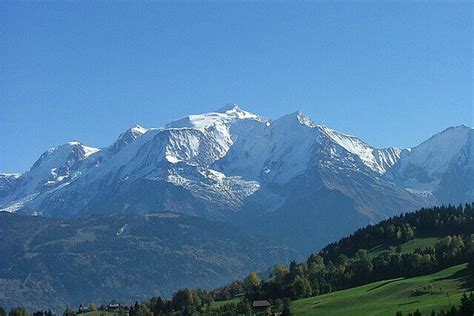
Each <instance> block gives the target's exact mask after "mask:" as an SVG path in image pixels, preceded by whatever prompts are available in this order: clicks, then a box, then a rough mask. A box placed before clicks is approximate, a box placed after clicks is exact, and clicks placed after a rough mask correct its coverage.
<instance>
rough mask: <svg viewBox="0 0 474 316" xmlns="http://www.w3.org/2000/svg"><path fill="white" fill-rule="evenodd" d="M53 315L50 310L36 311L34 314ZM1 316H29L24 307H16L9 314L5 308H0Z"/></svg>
mask: <svg viewBox="0 0 474 316" xmlns="http://www.w3.org/2000/svg"><path fill="white" fill-rule="evenodd" d="M52 315H53V314H52V313H51V311H50V310H48V311H36V312H34V313H33V314H32V316H52ZM0 316H29V314H28V312H27V311H26V309H24V308H23V307H14V308H12V309H10V311H9V312H8V313H7V312H6V311H5V309H4V308H3V307H0Z"/></svg>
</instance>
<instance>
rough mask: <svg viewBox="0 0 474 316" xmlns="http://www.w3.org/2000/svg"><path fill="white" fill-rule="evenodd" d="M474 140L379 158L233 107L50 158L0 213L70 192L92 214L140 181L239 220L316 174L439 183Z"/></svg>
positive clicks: (452, 139)
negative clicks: (110, 194) (95, 187)
mask: <svg viewBox="0 0 474 316" xmlns="http://www.w3.org/2000/svg"><path fill="white" fill-rule="evenodd" d="M466 129H467V130H468V131H467V132H466ZM469 131H472V128H468V127H463V128H459V127H458V128H454V129H449V130H447V131H444V132H442V133H440V134H439V135H435V136H434V137H433V138H432V139H430V140H428V141H427V142H425V143H423V144H421V145H420V146H417V147H415V148H413V149H412V150H411V151H410V150H401V149H398V148H395V147H391V148H384V149H377V148H373V147H372V146H370V145H369V144H367V143H365V142H364V141H362V140H361V139H359V138H357V137H355V136H351V135H347V134H344V133H340V132H338V131H335V130H333V129H331V128H329V127H327V126H324V125H318V124H316V123H315V122H314V121H313V120H312V119H311V118H309V117H307V116H306V115H304V114H303V113H301V112H295V113H292V114H288V115H285V116H282V117H280V118H278V119H276V120H274V121H271V120H268V119H265V118H263V117H261V116H258V115H256V114H253V113H251V112H248V111H245V110H243V109H241V108H240V107H239V106H237V105H235V104H231V105H227V106H225V107H223V108H221V109H219V110H217V111H214V112H210V113H205V114H195V115H189V116H187V117H184V118H181V119H179V120H176V121H173V122H171V123H169V124H167V125H165V126H163V127H160V128H150V129H148V128H144V127H142V126H140V125H136V126H134V127H132V128H130V129H128V130H126V131H125V132H123V133H122V134H120V136H119V137H118V139H117V140H116V141H115V142H114V143H113V144H112V145H110V146H109V147H107V148H104V149H99V148H94V147H89V146H85V145H83V144H81V143H79V142H69V143H66V144H64V145H61V146H58V147H56V148H52V149H49V150H48V151H46V152H45V153H44V154H43V155H42V156H41V157H40V159H38V161H37V162H36V163H35V164H34V165H33V167H32V168H31V169H30V171H28V172H26V173H25V174H23V175H16V177H17V178H20V179H24V181H19V183H20V182H22V185H21V186H19V187H18V188H16V189H15V192H13V193H12V194H11V195H9V196H7V197H6V198H4V199H3V200H0V209H3V210H7V211H12V212H13V211H17V210H19V209H22V208H24V207H28V208H30V209H34V208H35V206H38V205H40V202H42V201H44V200H45V199H46V197H51V196H53V194H54V198H57V199H61V198H62V196H61V192H62V191H63V190H67V192H68V193H70V192H81V199H82V203H84V204H85V203H88V201H90V200H92V199H94V192H89V191H91V190H90V187H91V184H94V183H100V184H101V185H107V183H112V181H113V180H112V179H120V181H121V182H120V183H123V184H124V185H126V183H129V182H132V181H134V180H137V179H148V180H152V181H166V182H168V183H171V184H173V185H176V186H180V187H183V188H185V189H187V190H188V191H189V192H190V193H191V194H192V195H193V196H195V197H197V198H199V199H201V200H203V201H206V203H211V204H213V205H215V206H216V207H218V208H228V209H230V210H235V209H237V208H238V207H240V206H241V205H242V204H243V201H244V200H245V199H247V198H248V197H250V196H252V195H253V194H255V193H256V192H258V191H259V190H261V188H262V185H265V184H270V185H277V186H283V185H286V184H288V183H291V181H293V180H294V179H296V178H297V177H298V176H301V175H305V174H307V173H308V172H310V171H311V170H314V168H321V169H325V168H326V169H328V170H329V169H330V170H334V172H337V173H338V174H341V175H343V176H346V177H350V176H352V173H345V172H346V171H347V170H351V171H354V172H358V173H364V174H365V175H368V176H371V177H374V178H378V179H386V178H387V177H388V176H387V173H388V174H389V176H391V177H392V178H391V180H393V181H395V180H396V179H398V178H396V174H395V173H394V172H392V171H393V170H394V169H396V170H397V172H400V173H401V174H403V172H404V171H405V169H406V170H408V168H409V167H410V166H411V165H416V166H417V167H418V168H424V169H426V170H428V174H430V175H433V177H438V178H439V173H440V172H441V173H442V172H443V170H445V169H446V168H447V166H448V165H449V163H450V162H451V161H452V159H454V157H455V155H456V152H459V150H460V148H462V147H463V146H464V144H465V143H466V137H467V136H466V135H467V134H468V133H469ZM472 147H473V148H474V146H472ZM471 161H472V160H471ZM1 176H2V175H1V174H0V177H1ZM417 181H418V179H406V181H405V182H404V187H406V188H408V189H410V190H411V192H412V193H413V194H416V195H419V196H425V197H430V192H431V187H428V188H424V187H420V186H417V185H414V183H415V184H416V183H417ZM418 182H419V181H418ZM430 185H431V184H430ZM272 199H273V200H275V201H277V200H279V199H280V200H281V197H279V196H272ZM52 200H53V201H59V200H54V199H52ZM58 203H59V202H58ZM124 207H127V206H126V205H125V206H124ZM74 211H77V210H74Z"/></svg>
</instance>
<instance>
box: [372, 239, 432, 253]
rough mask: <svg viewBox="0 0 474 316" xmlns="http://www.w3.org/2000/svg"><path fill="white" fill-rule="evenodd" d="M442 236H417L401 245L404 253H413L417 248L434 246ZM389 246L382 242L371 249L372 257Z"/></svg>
mask: <svg viewBox="0 0 474 316" xmlns="http://www.w3.org/2000/svg"><path fill="white" fill-rule="evenodd" d="M440 239H441V238H438V237H429V238H416V239H413V240H410V241H408V242H406V243H404V244H402V245H400V247H401V249H402V253H412V252H414V251H415V249H417V248H421V249H426V248H428V247H432V248H434V246H435V244H436V243H437V242H438V241H439V240H440ZM388 248H389V246H388V245H385V244H382V245H379V246H377V247H374V248H372V249H370V250H369V255H370V256H372V257H376V256H377V255H379V254H380V253H381V252H382V251H384V250H387V249H388Z"/></svg>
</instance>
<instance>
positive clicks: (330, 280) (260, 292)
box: [0, 203, 474, 316]
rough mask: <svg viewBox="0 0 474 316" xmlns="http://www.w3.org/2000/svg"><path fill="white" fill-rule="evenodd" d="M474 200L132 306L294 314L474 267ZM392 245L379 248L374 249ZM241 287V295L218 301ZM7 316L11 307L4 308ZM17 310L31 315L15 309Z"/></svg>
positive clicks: (139, 311) (132, 310) (145, 314)
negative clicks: (256, 305) (329, 300)
mask: <svg viewBox="0 0 474 316" xmlns="http://www.w3.org/2000/svg"><path fill="white" fill-rule="evenodd" d="M472 234H474V203H473V204H466V205H465V206H464V207H463V206H458V207H455V206H440V207H433V208H429V209H428V208H427V209H421V210H419V211H417V212H415V213H407V214H402V215H399V216H394V217H392V218H389V219H387V220H384V221H382V222H380V223H378V224H376V225H369V226H367V227H365V228H363V229H359V230H358V231H356V232H355V233H354V234H352V235H350V236H349V237H346V238H343V239H341V240H339V241H338V242H335V243H332V244H330V245H328V246H327V247H325V248H324V249H322V250H321V251H319V252H318V253H315V254H312V255H311V256H309V258H308V259H307V260H306V261H305V262H301V263H296V262H291V264H290V265H289V266H284V265H275V266H274V267H273V269H272V273H271V276H270V277H269V278H267V279H265V280H263V279H262V278H261V277H260V276H259V275H258V274H257V273H255V272H252V273H250V274H249V275H248V276H247V277H246V278H245V279H244V280H243V281H238V280H237V281H234V282H232V283H230V284H229V285H227V286H224V287H220V288H217V289H214V290H212V291H204V290H195V289H182V290H179V291H177V292H175V293H174V295H173V296H172V297H171V298H170V299H163V298H161V297H154V298H152V299H150V300H148V301H146V302H142V303H138V302H136V303H135V304H134V305H132V306H130V307H126V310H127V311H128V312H129V315H130V316H150V315H151V314H153V315H154V316H161V315H170V314H172V313H176V312H178V313H180V314H181V315H195V314H204V315H238V314H240V315H247V314H249V313H250V311H251V309H252V304H251V303H252V302H253V301H254V300H268V301H269V302H270V303H271V304H272V307H273V312H282V313H283V315H290V314H291V312H290V308H289V300H290V299H291V300H295V299H301V298H305V297H310V296H315V295H320V294H325V293H329V292H333V291H338V290H342V289H347V288H350V287H355V286H359V285H363V284H367V283H371V282H375V281H380V280H384V279H391V278H397V277H413V276H418V275H424V274H429V273H433V272H436V271H439V270H442V269H444V268H447V267H450V266H453V265H457V264H460V263H464V262H470V263H471V264H470V267H471V268H472V267H474V259H473V258H474V238H473V235H472ZM423 237H439V238H440V240H439V241H438V242H437V243H436V244H435V245H434V247H430V248H427V249H416V250H415V251H414V252H412V253H402V251H401V250H402V249H401V247H400V245H402V244H403V243H405V242H407V241H410V240H413V239H415V238H423ZM380 245H385V246H389V247H388V248H387V250H384V251H381V252H379V253H378V255H376V256H374V255H373V254H371V253H369V250H370V249H372V248H374V247H378V246H380ZM238 294H241V295H243V298H242V299H241V300H239V301H238V302H229V303H227V304H223V305H219V306H217V305H215V304H213V302H214V301H225V300H230V299H232V298H234V297H235V296H236V295H238ZM0 316H6V315H0ZM9 316H26V315H22V314H15V315H13V314H12V315H9Z"/></svg>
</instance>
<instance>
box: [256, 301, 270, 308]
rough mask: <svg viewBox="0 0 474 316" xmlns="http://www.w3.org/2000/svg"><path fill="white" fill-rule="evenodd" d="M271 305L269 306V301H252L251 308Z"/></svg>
mask: <svg viewBox="0 0 474 316" xmlns="http://www.w3.org/2000/svg"><path fill="white" fill-rule="evenodd" d="M270 306H272V304H270V302H269V301H267V300H263V301H253V303H252V307H270Z"/></svg>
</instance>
